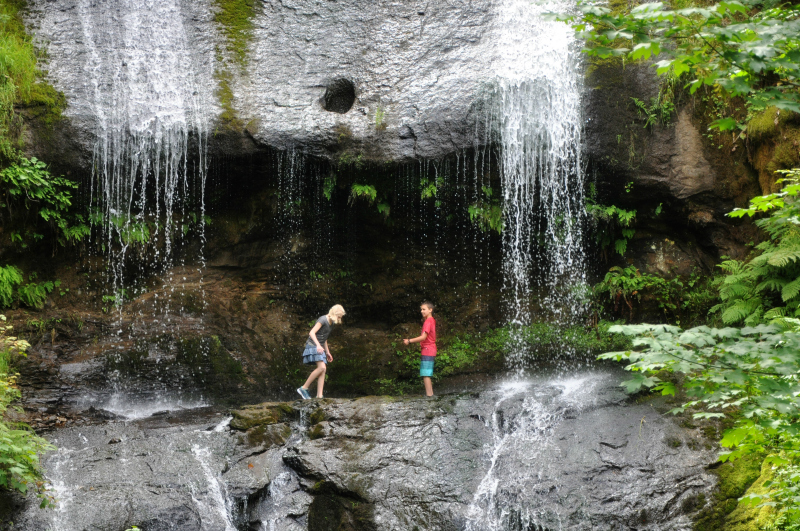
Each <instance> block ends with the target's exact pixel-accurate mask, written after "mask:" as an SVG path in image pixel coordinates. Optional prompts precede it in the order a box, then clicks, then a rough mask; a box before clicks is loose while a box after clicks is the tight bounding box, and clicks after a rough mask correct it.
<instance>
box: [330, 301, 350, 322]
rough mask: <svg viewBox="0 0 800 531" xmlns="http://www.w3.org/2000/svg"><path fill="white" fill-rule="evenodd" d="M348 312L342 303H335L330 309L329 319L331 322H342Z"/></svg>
mask: <svg viewBox="0 0 800 531" xmlns="http://www.w3.org/2000/svg"><path fill="white" fill-rule="evenodd" d="M345 314H346V312H345V311H344V308H342V305H341V304H335V305H333V306H331V309H330V310H328V321H329V322H330V323H331V324H340V323H341V322H342V317H344V316H345Z"/></svg>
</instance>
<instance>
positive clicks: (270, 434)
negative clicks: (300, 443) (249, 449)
mask: <svg viewBox="0 0 800 531" xmlns="http://www.w3.org/2000/svg"><path fill="white" fill-rule="evenodd" d="M291 435H292V428H291V427H290V426H289V425H288V424H285V423H281V424H271V425H258V426H255V427H254V428H250V429H249V430H247V434H246V436H245V442H246V443H247V445H248V446H264V447H266V448H270V447H272V446H283V445H284V444H286V441H287V440H289V437H291Z"/></svg>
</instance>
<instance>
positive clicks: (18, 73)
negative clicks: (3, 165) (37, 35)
mask: <svg viewBox="0 0 800 531" xmlns="http://www.w3.org/2000/svg"><path fill="white" fill-rule="evenodd" d="M24 6H25V2H24V1H23V0H2V1H0V158H2V159H4V161H9V160H16V159H17V158H18V154H17V150H18V149H20V148H21V147H22V130H23V123H22V118H21V116H20V114H19V113H18V111H17V108H18V107H31V108H32V109H35V111H34V114H35V115H37V116H39V117H40V118H41V119H42V120H43V121H44V122H45V123H48V124H50V123H52V122H54V121H55V120H57V119H59V118H60V117H61V111H62V110H63V108H64V107H65V105H66V101H65V99H64V96H63V94H60V93H59V92H57V91H56V90H55V89H54V88H53V87H52V86H51V85H49V84H47V83H45V82H43V81H42V79H41V78H42V72H41V71H40V70H39V68H38V59H39V54H38V53H37V50H36V49H35V47H34V45H33V42H32V39H31V37H30V35H28V33H27V32H26V31H25V25H24V24H23V22H22V18H21V17H20V10H21V9H22V8H23V7H24Z"/></svg>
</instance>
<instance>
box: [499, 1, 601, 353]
mask: <svg viewBox="0 0 800 531" xmlns="http://www.w3.org/2000/svg"><path fill="white" fill-rule="evenodd" d="M570 6H571V3H570V2H547V3H542V4H539V3H534V4H531V3H530V2H526V1H521V0H506V1H505V2H503V3H502V7H501V9H500V14H499V21H498V28H499V29H498V36H497V39H498V40H497V47H498V50H499V51H498V58H497V60H496V69H497V76H498V79H497V88H496V93H495V98H496V99H497V101H496V103H495V104H496V106H497V107H496V115H497V116H496V118H495V120H496V124H495V127H496V128H497V129H499V133H500V134H499V136H500V139H499V140H500V152H501V154H500V171H501V173H500V175H501V179H502V186H503V200H504V209H505V222H506V223H505V230H504V232H503V253H504V257H503V273H504V290H505V296H506V304H507V316H508V321H509V323H510V324H512V325H513V326H515V327H519V326H524V325H527V324H530V322H531V319H532V317H533V315H532V300H531V297H532V294H533V293H534V292H535V290H534V289H533V288H534V287H536V288H538V290H536V291H538V292H539V293H543V294H544V295H543V296H542V300H541V301H540V304H539V305H540V307H541V308H542V309H545V310H546V311H547V313H548V314H549V315H547V317H550V318H555V319H556V320H557V321H561V322H569V321H571V320H574V319H575V318H576V317H578V316H579V315H580V314H581V313H582V304H581V302H580V299H579V296H578V295H579V293H580V290H581V288H582V286H583V284H584V282H585V280H586V271H585V264H584V260H585V258H584V250H583V233H582V228H583V227H582V225H583V223H584V215H585V208H584V204H583V185H584V183H583V173H582V169H583V168H582V166H581V164H582V162H581V156H580V146H581V142H582V140H581V130H582V115H581V83H580V79H581V69H580V58H579V55H580V54H579V47H578V43H577V42H576V39H575V36H574V33H573V31H572V29H571V28H569V27H568V26H567V25H565V24H563V23H559V22H547V21H545V20H544V19H543V14H544V13H546V12H548V11H564V10H566V9H569V8H570ZM536 283H538V286H536ZM539 317H540V318H541V316H539ZM512 338H513V336H512ZM524 358H525V352H524V347H523V341H521V339H520V338H517V340H516V341H514V340H513V339H512V342H511V344H510V345H509V352H508V353H507V360H508V362H509V364H510V365H511V366H512V367H515V368H521V367H522V365H523V363H524Z"/></svg>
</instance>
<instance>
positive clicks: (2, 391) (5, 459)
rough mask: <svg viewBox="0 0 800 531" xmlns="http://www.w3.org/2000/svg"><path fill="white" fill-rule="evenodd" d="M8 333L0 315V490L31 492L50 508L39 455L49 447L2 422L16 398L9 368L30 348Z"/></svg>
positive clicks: (25, 429)
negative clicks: (16, 358) (17, 357)
mask: <svg viewBox="0 0 800 531" xmlns="http://www.w3.org/2000/svg"><path fill="white" fill-rule="evenodd" d="M11 330H12V327H11V325H8V324H6V317H5V316H4V315H0V488H3V489H7V490H16V491H19V492H21V493H23V494H25V493H27V492H29V491H33V492H35V493H36V495H37V496H38V497H39V499H40V500H41V506H42V507H46V506H51V505H53V503H54V501H55V500H54V499H53V498H52V497H51V496H50V495H49V493H48V491H47V489H46V487H45V482H44V477H43V475H42V469H41V465H40V462H39V454H41V453H43V452H47V451H50V450H52V449H53V446H52V445H51V444H50V443H48V442H47V441H46V440H45V439H43V438H41V437H39V436H38V435H36V434H35V433H34V432H33V430H31V429H30V427H28V426H27V425H26V424H23V423H19V422H10V421H7V420H4V419H5V414H6V411H8V408H9V407H11V404H12V403H13V402H14V401H15V400H17V399H18V398H19V397H20V392H19V389H18V388H17V386H16V379H17V375H15V374H11V373H10V367H9V366H10V365H11V364H12V363H13V360H14V358H15V357H16V356H20V355H22V356H24V355H25V351H26V350H27V349H28V347H29V346H30V345H28V343H27V342H26V341H24V340H20V339H18V338H16V337H13V336H10V335H8V334H9V333H10V332H11Z"/></svg>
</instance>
